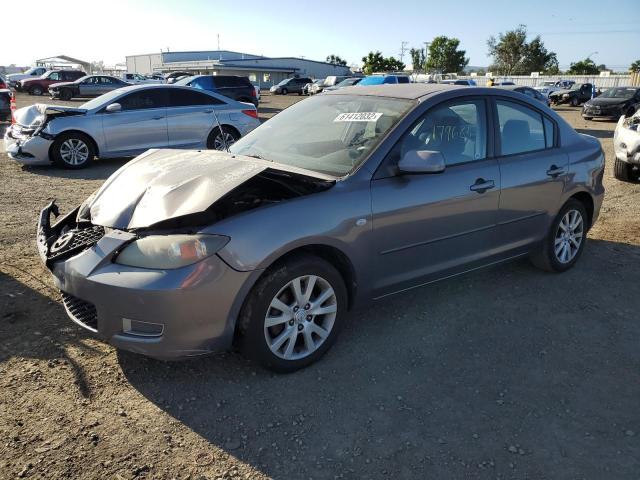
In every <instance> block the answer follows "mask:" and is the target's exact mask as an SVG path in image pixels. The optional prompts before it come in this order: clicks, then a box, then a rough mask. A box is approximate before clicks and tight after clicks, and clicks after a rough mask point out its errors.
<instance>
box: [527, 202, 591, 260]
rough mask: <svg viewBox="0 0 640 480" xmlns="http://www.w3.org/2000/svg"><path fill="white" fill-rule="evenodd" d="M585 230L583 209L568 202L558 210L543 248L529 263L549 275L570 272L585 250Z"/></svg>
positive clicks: (534, 253)
mask: <svg viewBox="0 0 640 480" xmlns="http://www.w3.org/2000/svg"><path fill="white" fill-rule="evenodd" d="M588 227H589V225H588V217H587V211H586V210H585V208H584V205H583V204H582V202H580V201H578V200H576V199H573V198H572V199H570V200H569V201H568V202H567V203H565V204H564V206H563V207H562V208H561V209H560V212H559V213H558V215H557V216H556V218H555V220H554V221H553V223H552V224H551V228H550V229H549V233H548V234H547V236H546V237H545V239H544V240H543V241H542V244H541V245H540V246H539V247H538V248H537V249H536V250H535V251H534V252H532V254H531V261H532V263H533V264H534V265H535V266H536V267H538V268H541V269H542V270H547V271H549V272H564V271H566V270H569V269H570V268H571V267H573V266H574V265H575V263H576V262H577V261H578V258H580V255H581V254H582V251H583V250H584V245H585V243H586V241H587V230H588Z"/></svg>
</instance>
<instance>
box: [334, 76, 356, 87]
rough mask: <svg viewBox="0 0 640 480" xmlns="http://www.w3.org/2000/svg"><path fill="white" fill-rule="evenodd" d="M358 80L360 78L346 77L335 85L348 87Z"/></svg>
mask: <svg viewBox="0 0 640 480" xmlns="http://www.w3.org/2000/svg"><path fill="white" fill-rule="evenodd" d="M359 80H360V79H359V78H347V79H346V80H342V81H341V82H340V83H339V84H338V85H336V86H337V87H348V86H349V85H354V84H356V83H358V81H359Z"/></svg>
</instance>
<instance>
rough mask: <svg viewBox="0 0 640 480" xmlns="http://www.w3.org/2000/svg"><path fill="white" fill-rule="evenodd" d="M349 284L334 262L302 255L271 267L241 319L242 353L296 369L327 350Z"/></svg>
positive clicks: (279, 368) (273, 367) (267, 365)
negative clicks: (345, 281) (346, 285)
mask: <svg viewBox="0 0 640 480" xmlns="http://www.w3.org/2000/svg"><path fill="white" fill-rule="evenodd" d="M346 307H347V290H346V287H345V283H344V280H343V279H342V276H341V275H340V273H339V272H338V271H337V270H336V268H335V267H334V266H333V265H331V264H330V263H328V262H326V261H325V260H323V259H321V258H318V257H315V256H311V255H300V256H296V257H291V258H289V259H287V260H285V261H284V262H282V263H281V264H279V265H276V266H274V267H273V268H272V269H271V270H270V271H268V272H267V273H266V274H265V275H264V276H263V277H262V278H261V279H260V280H259V281H258V282H257V283H256V285H255V287H254V288H253V290H252V291H251V293H250V294H249V296H248V298H247V300H246V302H245V304H244V306H243V307H242V311H241V313H240V318H239V320H238V322H239V324H238V341H239V345H240V347H241V350H242V352H243V354H244V355H245V356H247V357H249V358H251V359H253V360H255V361H257V362H258V363H260V364H261V365H262V366H264V367H265V368H269V369H271V370H275V371H278V372H293V371H295V370H298V369H300V368H304V367H306V366H308V365H310V364H312V363H314V362H315V361H317V360H318V359H319V358H320V357H321V356H322V355H324V354H325V353H326V351H327V350H329V348H330V347H331V345H332V344H333V343H334V342H335V339H336V337H337V335H338V331H339V329H340V327H341V326H342V323H343V321H344V316H345V314H346V309H347V308H346Z"/></svg>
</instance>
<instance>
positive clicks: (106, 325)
mask: <svg viewBox="0 0 640 480" xmlns="http://www.w3.org/2000/svg"><path fill="white" fill-rule="evenodd" d="M603 172H604V155H603V152H602V150H601V147H600V144H599V142H598V141H597V140H596V139H595V138H593V137H589V136H586V135H581V134H578V133H576V132H575V131H574V130H573V129H572V128H571V127H570V126H569V125H568V124H567V123H566V122H565V121H564V120H563V119H562V118H561V117H560V116H558V115H557V114H556V113H555V112H553V111H551V110H550V109H548V108H546V107H544V106H543V105H541V104H540V103H539V102H537V101H535V100H533V99H528V98H527V97H525V96H523V95H521V94H518V93H513V92H509V91H505V90H498V89H491V88H469V87H447V86H442V85H425V84H406V85H384V86H371V87H347V88H343V89H340V90H337V91H335V92H330V93H327V94H326V95H318V96H314V97H311V98H310V99H307V100H304V101H302V102H299V103H297V104H295V105H294V106H292V107H290V108H288V109H286V110H284V111H283V112H281V113H279V114H278V115H276V116H275V117H274V118H273V119H271V120H269V121H268V122H266V123H265V124H263V125H262V126H260V127H259V128H257V129H256V130H254V131H253V132H251V133H250V134H249V135H247V136H246V137H244V138H243V139H241V140H240V141H238V142H236V143H235V144H234V145H233V146H232V147H231V148H230V152H229V153H227V152H206V151H203V152H180V151H172V150H164V151H155V152H148V153H146V154H144V155H142V156H140V157H138V158H137V159H135V160H134V161H132V162H130V163H128V164H127V165H125V166H124V167H123V168H121V169H120V170H119V171H118V172H116V173H115V174H114V175H113V176H112V177H111V178H110V179H108V180H107V182H106V183H105V184H104V185H103V186H102V187H101V188H100V189H99V190H98V191H97V192H96V193H95V194H93V195H92V196H91V197H89V198H88V199H87V200H86V201H85V202H84V203H83V204H82V205H81V206H79V207H77V208H76V209H75V210H71V211H70V212H69V213H68V214H67V215H65V216H64V217H62V218H61V219H60V220H59V221H58V222H57V223H56V224H55V225H53V226H51V225H50V223H49V222H50V215H51V213H54V214H57V206H56V205H55V204H50V205H48V206H47V207H45V208H44V209H43V210H42V213H41V217H40V222H39V227H38V232H39V233H38V245H39V250H40V254H41V257H42V259H43V261H44V262H45V263H46V265H47V266H48V268H49V269H50V270H51V272H52V273H53V277H54V280H55V283H56V285H57V286H58V288H59V289H60V290H61V292H62V296H63V299H64V304H65V308H66V310H67V312H68V314H69V316H70V317H71V319H72V320H73V321H75V322H76V323H78V324H79V325H81V326H82V327H84V328H86V329H87V330H90V331H92V332H94V333H95V334H96V335H97V336H98V337H99V338H102V339H104V340H105V341H108V342H110V343H111V344H113V345H115V346H117V347H120V348H123V349H127V350H131V351H134V352H139V353H143V354H146V355H150V356H153V357H157V358H164V359H173V358H181V357H190V356H196V355H201V354H206V353H210V352H215V351H220V350H224V349H228V348H230V347H231V346H232V345H234V344H235V345H236V346H237V347H239V348H240V349H241V350H242V351H243V352H244V353H245V354H246V355H247V356H248V357H250V358H253V359H255V360H257V361H258V362H260V363H261V364H263V365H265V366H266V367H269V368H272V369H275V370H278V371H292V370H295V369H298V368H301V367H304V366H306V365H309V364H310V363H312V362H314V361H315V360H317V359H318V358H320V356H321V355H323V354H324V353H325V352H326V351H327V349H328V348H329V347H330V346H331V344H332V343H333V342H334V341H335V339H336V336H337V335H338V332H339V331H340V328H341V327H342V326H343V324H344V323H345V321H346V315H347V312H348V311H349V310H351V309H353V308H356V307H357V306H359V305H371V303H372V302H373V301H374V300H378V301H384V299H385V298H386V297H387V296H388V295H391V294H394V293H397V292H402V291H405V290H407V289H410V288H415V287H419V286H421V285H425V284H427V283H431V282H433V281H436V280H440V279H444V278H450V277H452V276H455V275H458V274H461V273H464V272H467V271H471V270H475V269H478V268H480V267H485V266H488V265H493V264H496V263H498V262H502V261H506V260H510V259H515V258H520V257H526V256H529V257H530V258H531V259H532V260H533V262H534V263H535V265H537V266H539V267H541V268H543V269H545V270H548V271H551V272H563V271H565V270H568V269H569V268H571V267H572V266H573V265H574V264H575V263H576V262H577V261H578V259H579V258H580V255H581V254H582V252H583V250H584V246H585V242H586V236H587V232H588V230H589V228H590V227H591V226H592V225H593V224H594V222H595V221H596V219H597V218H598V213H599V211H600V206H601V204H602V199H603V195H604V188H603V185H602V176H603ZM427 294H428V292H427ZM361 327H362V328H367V325H366V324H363V325H361ZM397 334H398V335H402V334H403V333H402V332H401V331H398V333H397Z"/></svg>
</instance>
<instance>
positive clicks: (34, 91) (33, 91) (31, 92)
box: [29, 85, 43, 96]
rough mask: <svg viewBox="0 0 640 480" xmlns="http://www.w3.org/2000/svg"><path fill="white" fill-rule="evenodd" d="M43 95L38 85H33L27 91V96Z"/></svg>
mask: <svg viewBox="0 0 640 480" xmlns="http://www.w3.org/2000/svg"><path fill="white" fill-rule="evenodd" d="M42 94H43V90H42V87H39V86H38V85H34V86H33V87H31V88H30V89H29V95H38V96H40V95H42Z"/></svg>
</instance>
